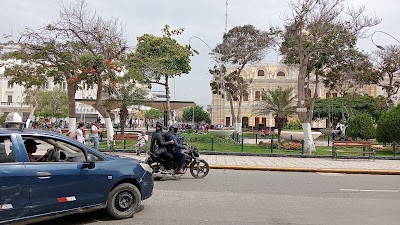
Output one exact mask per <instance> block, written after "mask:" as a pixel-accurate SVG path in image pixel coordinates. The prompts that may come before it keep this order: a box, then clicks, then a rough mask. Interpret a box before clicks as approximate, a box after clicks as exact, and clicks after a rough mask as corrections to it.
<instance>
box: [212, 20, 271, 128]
mask: <svg viewBox="0 0 400 225" xmlns="http://www.w3.org/2000/svg"><path fill="white" fill-rule="evenodd" d="M271 44H272V38H271V37H270V36H269V33H268V32H265V31H260V30H258V29H256V28H255V27H254V26H253V25H244V26H236V27H234V28H232V29H231V30H229V31H228V33H225V34H224V36H223V41H222V43H221V44H219V45H217V46H216V47H215V48H214V50H213V54H214V55H215V56H216V57H217V58H218V59H219V60H220V61H221V63H223V64H224V66H222V67H221V68H216V67H215V68H214V70H210V73H211V74H213V75H214V80H213V81H212V82H211V83H210V86H211V89H212V91H213V93H214V94H219V95H221V97H222V98H226V99H227V100H228V101H229V105H230V109H231V115H232V123H233V124H234V125H235V130H236V131H238V132H240V130H239V129H241V127H242V126H241V125H240V124H241V122H242V121H241V120H242V116H241V108H242V107H241V106H242V101H243V95H245V94H247V90H248V83H247V81H245V80H244V79H243V77H241V73H242V70H243V69H244V67H245V66H246V65H248V64H251V63H255V62H259V61H261V59H262V58H263V56H264V53H265V49H266V48H268V47H269V46H270V45H271ZM225 64H226V65H230V66H232V67H234V68H235V69H234V70H233V71H232V72H230V73H229V74H226V72H227V71H226V68H225ZM220 76H222V79H220ZM234 102H237V103H238V108H237V110H238V111H237V114H236V113H235V111H234V108H233V103H234Z"/></svg>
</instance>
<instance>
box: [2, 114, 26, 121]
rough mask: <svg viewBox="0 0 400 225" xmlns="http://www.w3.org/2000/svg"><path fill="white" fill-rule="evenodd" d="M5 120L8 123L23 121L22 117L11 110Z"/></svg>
mask: <svg viewBox="0 0 400 225" xmlns="http://www.w3.org/2000/svg"><path fill="white" fill-rule="evenodd" d="M5 122H6V123H22V117H21V116H20V115H19V114H18V113H16V112H11V113H9V114H8V115H7V117H6V121H5Z"/></svg>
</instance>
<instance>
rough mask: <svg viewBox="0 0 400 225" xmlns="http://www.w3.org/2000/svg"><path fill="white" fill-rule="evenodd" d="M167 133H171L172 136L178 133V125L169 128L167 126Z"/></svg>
mask: <svg viewBox="0 0 400 225" xmlns="http://www.w3.org/2000/svg"><path fill="white" fill-rule="evenodd" d="M168 130H169V131H172V132H173V133H174V134H176V133H178V125H176V124H173V125H171V126H169V129H168Z"/></svg>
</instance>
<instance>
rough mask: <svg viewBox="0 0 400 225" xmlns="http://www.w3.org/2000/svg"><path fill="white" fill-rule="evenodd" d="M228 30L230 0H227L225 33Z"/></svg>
mask: <svg viewBox="0 0 400 225" xmlns="http://www.w3.org/2000/svg"><path fill="white" fill-rule="evenodd" d="M227 32H228V0H226V7H225V33H227Z"/></svg>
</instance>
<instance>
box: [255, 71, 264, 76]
mask: <svg viewBox="0 0 400 225" xmlns="http://www.w3.org/2000/svg"><path fill="white" fill-rule="evenodd" d="M257 75H258V76H259V77H261V76H264V75H265V74H264V70H259V71H258V73H257Z"/></svg>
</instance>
